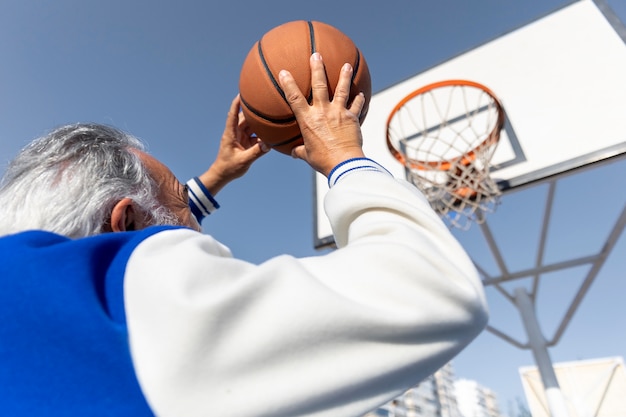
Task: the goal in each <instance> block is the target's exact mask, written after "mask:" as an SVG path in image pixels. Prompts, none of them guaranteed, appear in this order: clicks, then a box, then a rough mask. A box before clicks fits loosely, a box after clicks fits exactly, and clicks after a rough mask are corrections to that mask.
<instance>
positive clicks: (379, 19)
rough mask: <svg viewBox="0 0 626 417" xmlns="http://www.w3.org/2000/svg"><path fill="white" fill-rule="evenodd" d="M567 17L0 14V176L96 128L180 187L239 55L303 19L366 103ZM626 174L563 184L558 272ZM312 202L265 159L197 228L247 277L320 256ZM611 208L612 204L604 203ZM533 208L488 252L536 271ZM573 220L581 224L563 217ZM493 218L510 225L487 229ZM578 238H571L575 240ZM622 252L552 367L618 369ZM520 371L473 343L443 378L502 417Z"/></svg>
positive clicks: (116, 7)
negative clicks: (497, 402)
mask: <svg viewBox="0 0 626 417" xmlns="http://www.w3.org/2000/svg"><path fill="white" fill-rule="evenodd" d="M566 3H568V2H567V1H565V0H529V1H525V2H520V1H514V0H505V1H502V0H476V1H472V2H468V1H465V0H445V1H428V2H426V1H417V0H411V1H409V0H405V1H394V0H391V1H384V2H382V1H381V2H373V3H372V4H367V5H365V3H363V2H356V1H337V0H316V1H310V2H303V1H293V0H267V1H263V2H259V1H254V2H253V1H245V0H244V1H238V2H237V1H222V2H207V1H187V0H181V1H177V2H175V3H174V2H159V1H156V2H154V1H151V2H148V1H134V2H133V1H122V0H111V1H107V2H88V1H82V0H73V1H72V0H57V1H54V2H35V1H30V0H3V1H2V2H0V166H1V167H4V165H5V164H6V162H7V161H8V160H9V159H10V158H12V157H13V156H14V155H15V153H17V151H18V150H19V148H21V147H22V146H23V145H25V144H26V143H27V142H28V141H29V140H30V139H32V138H34V137H36V136H39V135H40V134H42V133H44V132H45V131H47V130H49V129H51V128H52V127H54V126H57V125H60V124H64V123H69V122H78V121H94V122H101V123H107V124H112V125H115V126H118V127H120V128H122V129H125V130H127V131H129V132H131V133H133V134H135V135H136V136H139V137H140V138H142V139H143V140H144V141H146V142H147V143H148V145H149V148H150V151H151V153H152V154H153V155H155V156H156V157H157V158H159V159H160V160H162V161H163V162H164V163H166V164H167V165H168V166H170V168H171V169H172V171H173V172H174V173H175V174H176V175H177V176H178V177H179V178H180V179H181V180H185V179H187V178H188V177H190V176H192V175H196V174H199V173H200V172H202V171H203V170H204V169H205V168H206V167H207V166H208V165H209V163H210V162H211V161H212V160H213V157H214V155H215V153H216V150H217V144H218V141H219V138H220V135H221V132H222V129H223V125H224V118H225V115H226V112H227V110H228V106H229V103H230V101H231V99H232V98H233V97H234V96H235V94H236V93H237V82H238V76H239V68H240V66H241V63H242V62H243V59H244V58H245V55H246V53H247V52H248V50H249V48H250V47H251V46H252V44H253V43H254V42H255V41H256V40H257V39H258V38H259V37H260V36H261V35H262V34H263V33H264V32H266V31H267V30H269V29H271V28H272V27H274V26H276V25H278V24H281V23H284V22H286V21H290V20H296V19H308V20H320V21H324V22H326V23H329V24H332V25H334V26H337V27H338V28H340V29H341V30H343V31H344V32H345V33H346V34H348V35H349V36H350V37H352V38H353V40H354V41H355V42H356V43H357V44H358V45H359V47H360V49H361V50H362V51H363V53H364V55H365V57H366V59H367V61H368V64H369V67H370V71H371V73H372V82H373V89H374V91H380V90H382V89H384V88H385V87H388V86H390V85H393V84H395V83H397V82H399V81H401V80H404V79H406V78H407V77H409V76H412V75H415V74H417V73H419V72H420V71H423V70H425V69H427V68H429V67H431V66H433V65H436V64H438V63H440V62H442V61H444V60H446V59H448V58H450V57H452V56H454V55H456V54H459V53H461V52H463V51H466V50H468V49H470V48H473V47H475V46H477V45H479V44H481V43H483V42H486V41H488V40H490V39H493V38H495V37H496V36H498V35H500V34H503V33H505V32H507V31H509V30H511V29H513V28H515V27H518V26H520V25H522V24H523V23H525V22H528V21H529V20H531V19H534V18H537V17H539V16H542V15H544V14H546V13H548V12H550V11H552V10H555V9H556V8H558V7H560V6H562V5H564V4H566ZM610 4H611V5H612V6H613V7H614V10H615V11H616V12H617V13H618V14H619V15H621V16H622V20H623V21H626V4H624V2H621V1H618V0H611V1H610ZM581 30H584V28H581ZM366 140H367V138H366ZM625 173H626V165H625V164H624V163H623V162H622V163H618V164H612V165H610V166H608V167H607V168H606V169H603V170H602V172H598V173H593V174H592V175H587V174H585V176H584V178H578V177H572V178H570V179H568V181H569V182H567V183H566V184H565V185H564V186H563V190H564V191H563V195H566V194H567V192H569V193H570V194H569V195H570V197H569V199H568V198H565V197H564V199H563V200H562V201H563V202H562V203H559V205H558V210H559V211H557V212H556V213H557V216H558V219H559V222H558V223H559V224H558V225H555V230H556V233H554V237H552V238H551V240H550V242H549V243H550V244H551V245H552V246H550V249H549V254H550V256H555V259H559V256H562V254H563V253H565V254H568V255H569V254H571V253H579V252H582V254H586V253H587V252H586V251H589V250H590V251H597V250H598V249H599V248H598V247H597V246H598V245H601V244H602V242H603V239H604V238H605V237H606V234H607V233H608V231H607V230H606V227H608V225H607V226H604V227H603V226H601V225H599V224H600V223H599V222H600V220H602V221H604V220H607V222H608V223H609V224H610V218H611V216H613V218H614V217H615V216H616V215H617V214H616V211H617V210H618V209H619V208H621V207H622V206H623V205H624V193H623V191H622V188H623V187H622V186H621V185H618V181H620V180H621V179H622V178H623V177H624V174H625ZM572 182H573V183H574V185H567V184H570V183H572ZM620 184H621V183H620ZM312 195H313V184H312V173H311V171H310V169H309V168H308V167H307V166H306V165H304V164H303V163H302V162H300V161H295V160H292V159H291V158H289V157H286V156H284V155H282V154H278V153H274V152H273V153H271V154H269V155H266V156H265V157H264V158H263V159H262V160H261V161H259V162H258V163H257V164H256V165H255V166H254V167H253V168H252V169H251V170H250V172H249V174H248V175H247V176H246V177H244V178H243V179H241V180H239V181H237V182H236V183H233V184H231V185H230V187H229V188H227V189H225V190H223V191H222V192H221V193H220V194H219V195H218V200H219V202H220V203H221V205H222V209H221V210H220V211H219V212H218V213H217V214H216V215H215V216H212V217H211V218H210V219H208V220H207V221H206V222H205V225H204V228H205V231H206V232H207V233H211V234H213V235H214V236H215V237H217V238H218V239H220V240H221V241H223V242H224V243H226V244H227V245H228V246H230V247H231V249H232V250H233V252H234V253H235V255H237V256H238V257H241V258H244V259H247V260H249V261H252V262H261V261H263V260H266V259H268V258H269V257H272V256H274V255H279V254H282V253H290V254H293V255H296V256H310V255H316V254H319V253H320V252H317V251H315V250H314V249H313V225H312V219H313V202H312ZM609 197H610V198H611V200H610V202H604V199H605V198H609ZM601 199H602V200H601ZM559 201H561V200H559ZM597 201H601V202H600V203H596V202H597ZM541 204H543V200H542V198H541V190H539V191H532V192H530V193H529V195H524V196H523V197H518V196H517V195H512V196H511V197H510V198H509V197H507V198H506V199H505V200H504V202H503V204H502V206H501V207H500V208H499V210H498V213H497V216H498V217H494V222H496V223H494V224H496V225H497V226H498V227H497V229H498V230H497V231H496V232H497V233H499V234H500V235H499V237H498V239H499V240H501V242H502V245H503V246H505V247H506V248H507V253H508V254H509V255H511V257H512V260H511V263H513V264H515V263H516V262H522V261H524V260H530V262H531V263H532V260H533V259H534V258H533V257H534V256H535V252H536V250H535V247H534V245H536V243H534V241H533V240H532V238H533V236H535V235H536V233H535V234H534V235H533V230H536V229H533V228H531V227H529V226H528V221H530V219H532V218H536V217H537V216H536V214H533V213H535V211H534V210H537V206H538V205H541ZM574 207H575V208H576V209H578V210H581V211H580V212H579V214H577V215H573V216H570V215H569V214H568V213H569V211H570V209H572V208H574ZM507 215H508V216H509V217H508V220H498V219H507V217H505V216H507ZM498 222H499V223H500V224H498ZM577 230H582V232H583V234H582V236H585V237H584V239H581V238H580V237H576V236H575V234H574V232H576V231H577ZM477 231H478V229H477V228H474V229H472V230H470V232H469V233H468V234H465V235H463V236H460V239H461V240H462V241H463V243H464V244H465V245H466V247H467V249H468V251H469V252H470V253H472V254H473V255H474V256H476V257H477V258H481V257H483V256H484V250H482V248H481V247H480V246H479V245H478V244H477V243H475V242H476V240H477V239H476V233H477ZM526 239H528V240H526ZM624 240H625V239H624V238H622V239H621V241H620V242H621V243H620V245H618V247H617V248H616V249H615V251H614V253H613V255H612V257H611V258H610V259H609V262H608V263H607V265H606V266H605V268H604V269H603V271H602V273H601V274H600V276H599V277H598V279H597V280H596V283H595V284H594V286H593V287H592V289H591V291H590V293H589V295H588V296H587V298H586V299H585V301H584V302H583V305H582V307H581V309H580V310H579V312H578V313H577V315H576V316H575V317H574V320H573V322H572V324H571V326H570V328H569V329H568V330H567V332H566V333H565V335H564V337H563V339H562V341H561V343H560V344H559V345H558V346H557V347H556V348H555V349H553V350H552V351H551V353H552V356H553V360H554V361H557V362H558V361H569V360H576V359H589V358H596V357H606V356H625V355H626V337H625V336H624V332H623V329H622V326H621V325H620V324H619V323H623V322H624V318H625V317H624V316H625V314H624V309H623V302H622V300H623V294H625V293H626V288H625V287H626V284H625V283H624V281H625V279H624V278H626V277H624V272H623V271H624V269H625V268H624V267H625V266H626V261H625V260H624V259H623V258H624V256H623V255H624V253H626V250H625V248H624V242H623V241H624ZM594 245H595V246H594ZM618 258H622V259H618ZM570 279H571V280H573V281H575V280H576V277H573V278H570V277H569V276H567V277H563V278H562V279H561V280H554V281H556V283H551V284H546V287H545V294H546V296H545V299H541V300H540V301H541V302H543V303H545V305H546V306H547V307H540V314H541V312H542V311H545V312H546V317H547V318H546V328H547V329H548V330H547V331H546V333H550V331H549V329H550V326H553V325H554V324H552V323H553V322H554V320H555V319H554V318H553V316H554V314H551V313H550V312H551V311H555V310H558V308H557V307H556V306H558V305H559V303H562V302H563V296H562V294H563V293H562V290H563V289H566V290H565V294H568V293H567V288H569V287H571V286H570V285H569V282H570ZM570 292H571V291H570ZM542 293H544V292H543V291H542ZM492 295H493V294H490V302H491V305H492V307H491V309H492V322H493V323H494V324H495V325H497V326H498V327H502V328H506V329H511V331H512V332H516V331H519V329H520V326H519V320H518V319H517V317H516V316H515V314H511V312H510V311H508V309H507V306H506V305H505V303H502V302H501V301H499V299H498V297H492ZM557 313H558V312H557ZM557 316H558V314H557ZM519 337H520V338H521V339H522V340H525V338H524V336H523V335H521V336H519ZM532 363H533V360H532V356H531V354H530V353H529V352H528V351H519V350H517V349H516V348H514V347H512V346H510V345H508V344H506V343H505V342H503V341H501V340H500V339H497V338H495V337H494V336H492V335H490V334H487V333H485V334H484V335H482V336H480V337H479V338H478V339H477V341H476V342H475V343H474V344H473V345H472V346H470V347H469V348H468V349H467V350H466V351H465V352H463V353H462V354H461V355H460V356H459V357H458V358H457V359H456V360H455V368H456V370H457V374H458V376H460V377H465V378H470V379H475V380H477V381H478V382H479V383H481V384H483V385H485V386H488V387H490V388H492V389H493V390H495V391H496V392H497V393H498V394H499V396H500V399H501V403H502V406H503V409H504V410H503V411H507V410H506V404H507V402H508V401H510V400H515V398H516V397H522V395H523V394H522V388H521V383H520V380H519V376H518V373H517V369H518V367H519V366H524V365H531V364H532Z"/></svg>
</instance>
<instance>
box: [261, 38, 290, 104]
mask: <svg viewBox="0 0 626 417" xmlns="http://www.w3.org/2000/svg"><path fill="white" fill-rule="evenodd" d="M261 40H262V39H261ZM261 40H259V43H258V45H257V50H258V52H259V58H261V63H263V68H264V69H265V73H266V74H267V76H268V77H269V79H270V81H271V82H272V84H274V88H275V89H276V91H278V93H279V94H280V95H281V97H282V98H283V100H285V103H286V102H287V97H285V92H284V91H283V89H282V88H280V85H279V84H278V81H276V78H274V74H272V71H270V68H269V66H268V65H267V61H266V60H265V55H263V48H262V47H261Z"/></svg>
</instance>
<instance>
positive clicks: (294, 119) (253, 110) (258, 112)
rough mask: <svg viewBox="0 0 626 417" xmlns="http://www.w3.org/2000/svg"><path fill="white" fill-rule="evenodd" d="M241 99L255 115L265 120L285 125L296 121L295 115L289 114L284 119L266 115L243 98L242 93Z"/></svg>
mask: <svg viewBox="0 0 626 417" xmlns="http://www.w3.org/2000/svg"><path fill="white" fill-rule="evenodd" d="M239 99H240V100H241V104H243V105H244V106H245V107H246V108H247V109H248V110H250V112H251V113H252V114H254V115H255V116H258V117H259V118H261V119H263V120H265V121H267V122H270V123H274V124H277V125H285V124H288V123H293V122H295V121H296V117H295V116H289V117H287V118H284V119H274V118H270V117H267V116H266V115H264V114H263V113H261V112H260V111H259V110H257V109H255V108H254V107H252V106H251V105H250V103H248V102H247V101H246V100H245V99H244V98H243V96H242V95H241V94H240V95H239Z"/></svg>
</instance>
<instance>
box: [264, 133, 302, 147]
mask: <svg viewBox="0 0 626 417" xmlns="http://www.w3.org/2000/svg"><path fill="white" fill-rule="evenodd" d="M300 138H302V135H301V134H298V136H294V137H293V138H291V139H287V140H284V141H282V142H280V143H275V144H273V145H270V147H271V148H275V147H277V146H283V145H287V144H289V143H291V142H295V141H297V140H298V139H300Z"/></svg>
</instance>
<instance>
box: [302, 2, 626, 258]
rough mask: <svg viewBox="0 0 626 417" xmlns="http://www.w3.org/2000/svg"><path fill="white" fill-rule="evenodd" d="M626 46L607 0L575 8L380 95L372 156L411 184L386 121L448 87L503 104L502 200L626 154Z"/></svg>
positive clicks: (319, 212) (321, 182)
mask: <svg viewBox="0 0 626 417" xmlns="http://www.w3.org/2000/svg"><path fill="white" fill-rule="evenodd" d="M599 6H600V7H599ZM625 39H626V29H625V27H624V25H623V24H622V23H621V22H620V21H619V20H618V19H617V17H616V16H615V15H614V14H613V13H612V12H611V10H610V9H608V6H606V5H605V4H604V3H603V2H602V1H601V0H596V1H595V2H594V1H592V0H580V1H576V2H573V3H571V4H569V5H567V6H566V7H563V8H561V9H559V10H557V11H556V12H554V13H551V14H549V15H547V16H544V17H542V18H540V19H538V20H535V21H533V22H531V23H529V24H527V25H525V26H523V27H521V28H519V29H516V30H514V31H512V32H509V33H507V34H505V35H503V36H501V37H499V38H497V39H495V40H493V41H490V42H488V43H486V44H483V45H481V46H479V47H477V48H475V49H473V50H471V51H469V52H466V53H464V54H462V55H459V56H457V57H454V58H452V59H450V60H448V61H446V62H444V63H442V64H440V65H437V66H435V67H433V68H431V69H429V70H426V71H424V72H422V73H420V74H417V75H415V76H414V77H412V78H409V79H407V80H405V81H402V82H400V83H398V84H395V85H393V86H391V87H390V88H387V89H385V90H383V91H381V92H378V93H376V94H374V95H373V97H372V99H371V102H370V107H369V112H368V116H367V119H366V120H365V122H364V124H363V137H364V149H365V152H366V155H367V156H369V157H370V158H372V159H375V160H376V161H378V162H379V163H381V164H382V165H384V166H385V167H386V168H387V169H388V170H389V171H391V172H392V173H393V174H394V175H396V176H397V177H405V168H404V166H403V165H401V164H400V163H398V162H397V161H396V159H395V158H394V157H393V156H392V155H391V153H390V152H389V150H388V149H387V144H386V122H387V118H388V116H389V114H390V112H391V111H392V109H393V108H394V106H395V105H396V104H397V103H398V102H400V101H401V100H402V99H403V98H404V97H406V96H407V95H409V94H410V93H411V92H413V91H414V90H417V89H418V88H421V87H423V86H425V85H427V84H430V83H433V82H438V81H442V80H448V79H465V80H470V81H474V82H478V83H480V84H483V85H485V86H487V87H488V88H489V89H491V90H492V91H493V92H494V93H495V94H496V95H497V96H498V98H499V99H500V101H501V103H502V104H503V107H504V110H505V113H506V121H505V126H504V128H503V131H502V133H501V138H500V143H499V144H498V147H497V150H496V153H495V154H494V157H493V159H492V167H491V175H492V177H493V178H494V180H495V181H496V183H497V184H498V186H499V187H500V189H501V190H502V191H503V192H506V191H509V190H512V189H515V188H518V187H520V186H524V185H528V184H531V183H536V182H539V181H542V180H545V179H546V178H550V177H553V176H555V175H561V174H565V173H568V172H571V171H572V170H575V169H579V168H581V167H585V166H588V165H590V164H594V163H598V162H602V161H606V160H608V159H610V158H615V157H618V156H623V155H626V105H625V103H626V41H625ZM373 76H375V74H373ZM314 183H315V184H314V186H315V195H314V197H315V213H314V215H315V222H314V228H315V230H314V233H315V239H314V240H315V241H314V245H315V247H316V248H322V247H325V246H331V245H333V243H334V240H333V238H332V231H331V229H330V225H329V223H328V221H327V219H326V216H325V214H324V210H323V199H324V196H325V194H326V192H327V191H328V186H327V183H326V179H325V178H324V177H323V176H321V175H319V174H317V175H316V176H315V180H314Z"/></svg>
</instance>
